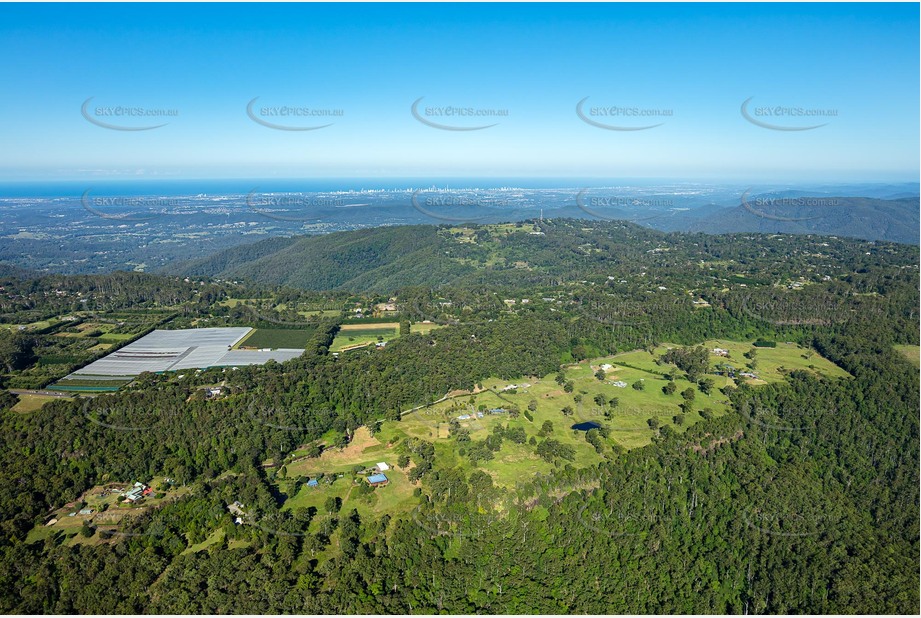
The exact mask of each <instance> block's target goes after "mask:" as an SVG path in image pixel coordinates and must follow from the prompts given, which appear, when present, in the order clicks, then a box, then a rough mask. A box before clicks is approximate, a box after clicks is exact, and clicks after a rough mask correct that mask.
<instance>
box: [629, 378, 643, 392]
mask: <svg viewBox="0 0 921 618" xmlns="http://www.w3.org/2000/svg"><path fill="white" fill-rule="evenodd" d="M632 386H633V390H635V391H642V390H646V383H645V382H644V381H643V379H642V378H640V379H639V380H637V381H636V382H634V383H633V385H632Z"/></svg>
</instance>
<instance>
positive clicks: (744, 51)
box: [0, 4, 921, 183]
mask: <svg viewBox="0 0 921 618" xmlns="http://www.w3.org/2000/svg"><path fill="white" fill-rule="evenodd" d="M918 29H919V18H918V7H917V5H916V4H792V5H791V4H782V5H778V4H745V5H739V4H714V5H709V4H707V5H693V4H691V5H688V4H601V5H599V4H580V5H571V4H567V5H559V4H535V5H529V6H522V5H515V4H500V5H484V4H467V5H445V4H442V5H434V4H421V5H420V4H400V5H380V4H368V5H355V4H339V5H318V4H307V5H289V4H283V5H263V4H260V5H239V4H232V5H223V6H221V7H220V9H218V8H217V7H215V6H213V5H197V4H196V5H137V4H126V5H81V6H69V5H56V6H55V7H54V9H53V10H51V9H50V8H49V7H46V6H41V5H22V4H14V5H10V4H4V5H0V50H2V52H3V53H4V55H5V57H6V58H8V59H10V61H9V62H6V63H4V64H3V65H2V66H0V80H2V83H3V84H4V91H5V93H6V96H4V97H2V98H0V144H2V148H0V181H3V182H9V181H15V180H29V181H36V182H37V181H62V180H66V181H78V182H81V181H92V180H105V179H124V180H129V179H137V180H143V181H145V182H146V181H152V180H156V179H170V180H177V179H196V178H200V179H220V178H278V179H289V178H290V179H294V178H306V179H311V178H313V179H315V178H325V179H335V178H343V179H347V178H382V179H383V178H391V177H392V178H419V179H424V178H441V179H450V178H468V179H469V178H496V179H501V178H515V179H527V178H534V179H540V178H542V177H547V176H549V177H553V178H559V179H564V178H573V179H577V178H583V179H584V178H598V179H603V178H618V179H659V180H666V179H673V180H676V181H695V180H697V181H701V182H740V183H745V182H769V183H782V182H807V183H816V182H848V181H850V182H914V181H917V180H918V176H919V173H918V168H919V165H921V162H919V138H918V135H919V130H921V128H919V61H918V49H919V37H918ZM140 108H144V109H143V111H141V109H140ZM150 110H153V112H152V113H151V111H150ZM536 181H537V180H535V182H536Z"/></svg>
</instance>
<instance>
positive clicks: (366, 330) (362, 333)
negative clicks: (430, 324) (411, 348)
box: [329, 323, 400, 352]
mask: <svg viewBox="0 0 921 618" xmlns="http://www.w3.org/2000/svg"><path fill="white" fill-rule="evenodd" d="M399 333H400V325H399V324H396V323H392V324H391V323H383V324H369V325H367V326H365V325H362V324H344V325H343V326H342V328H341V329H339V332H338V333H337V334H336V337H335V339H333V344H332V345H331V346H330V348H329V349H330V351H331V352H342V351H343V350H346V349H349V348H354V347H360V346H365V345H370V344H373V343H377V341H378V337H381V338H382V339H383V340H384V341H389V340H391V339H393V338H395V337H397V336H398V335H399Z"/></svg>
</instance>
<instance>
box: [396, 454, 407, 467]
mask: <svg viewBox="0 0 921 618" xmlns="http://www.w3.org/2000/svg"><path fill="white" fill-rule="evenodd" d="M397 465H398V466H400V468H402V469H404V470H405V469H406V468H408V467H409V455H407V454H406V453H403V454H402V455H400V456H399V457H398V458H397Z"/></svg>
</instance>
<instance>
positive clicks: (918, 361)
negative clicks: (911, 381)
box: [895, 345, 921, 367]
mask: <svg viewBox="0 0 921 618" xmlns="http://www.w3.org/2000/svg"><path fill="white" fill-rule="evenodd" d="M895 349H896V351H897V352H898V353H899V354H901V355H902V356H904V357H905V358H907V359H908V360H909V361H911V363H912V364H913V365H914V366H915V367H921V346H917V345H897V346H895Z"/></svg>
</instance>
